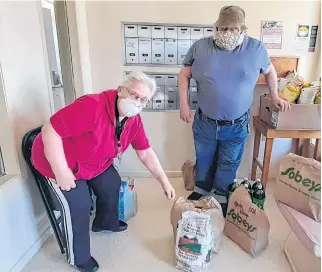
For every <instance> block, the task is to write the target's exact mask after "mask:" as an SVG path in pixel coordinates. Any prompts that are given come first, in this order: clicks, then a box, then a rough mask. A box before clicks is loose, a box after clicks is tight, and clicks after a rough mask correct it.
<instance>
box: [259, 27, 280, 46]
mask: <svg viewBox="0 0 322 272" xmlns="http://www.w3.org/2000/svg"><path fill="white" fill-rule="evenodd" d="M261 32H262V33H261V41H262V43H263V44H264V46H265V47H266V49H282V37H283V22H282V21H262V31H261Z"/></svg>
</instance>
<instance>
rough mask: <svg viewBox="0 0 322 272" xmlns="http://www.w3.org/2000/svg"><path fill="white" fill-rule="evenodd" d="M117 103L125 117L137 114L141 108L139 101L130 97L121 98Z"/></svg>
mask: <svg viewBox="0 0 322 272" xmlns="http://www.w3.org/2000/svg"><path fill="white" fill-rule="evenodd" d="M119 103H120V104H119V106H120V111H121V112H122V113H123V114H124V115H125V116H126V117H133V116H135V115H137V114H139V113H140V112H141V111H142V109H143V106H142V104H141V103H140V102H139V101H136V100H133V99H131V98H121V99H120V102H119Z"/></svg>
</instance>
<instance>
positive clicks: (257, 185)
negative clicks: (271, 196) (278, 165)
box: [252, 179, 264, 191]
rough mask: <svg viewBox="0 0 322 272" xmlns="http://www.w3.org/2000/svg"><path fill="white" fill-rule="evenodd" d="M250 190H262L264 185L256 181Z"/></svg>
mask: <svg viewBox="0 0 322 272" xmlns="http://www.w3.org/2000/svg"><path fill="white" fill-rule="evenodd" d="M252 189H253V191H256V190H264V185H263V183H262V182H261V180H260V179H257V180H256V182H255V183H254V184H253V186H252Z"/></svg>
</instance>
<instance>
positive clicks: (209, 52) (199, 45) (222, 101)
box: [183, 36, 271, 120]
mask: <svg viewBox="0 0 322 272" xmlns="http://www.w3.org/2000/svg"><path fill="white" fill-rule="evenodd" d="M183 65H184V66H192V77H193V78H194V79H195V80H196V82H197V90H198V104H199V107H200V108H201V110H202V111H203V113H204V114H205V115H207V116H208V117H210V118H212V119H216V120H234V119H237V118H239V117H240V116H242V115H243V114H244V113H245V112H247V111H248V110H249V108H250V107H251V104H252V103H253V92H254V89H255V86H256V82H257V80H258V77H259V74H264V73H265V72H266V71H267V69H268V68H269V67H270V65H271V62H270V59H269V56H268V53H267V50H266V48H265V47H264V45H263V44H262V43H261V42H260V41H258V40H256V39H254V38H251V37H248V36H245V38H244V41H243V43H242V44H241V45H240V46H238V47H237V48H236V49H234V50H225V49H221V48H219V47H218V46H217V45H216V44H215V43H214V40H213V37H207V38H203V39H200V40H198V41H196V42H195V43H194V44H193V45H192V46H191V47H190V49H189V51H188V53H187V55H186V57H185V59H184V61H183Z"/></svg>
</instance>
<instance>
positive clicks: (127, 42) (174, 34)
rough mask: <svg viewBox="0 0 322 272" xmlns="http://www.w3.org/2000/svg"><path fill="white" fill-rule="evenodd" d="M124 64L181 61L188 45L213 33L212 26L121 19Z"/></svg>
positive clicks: (176, 63)
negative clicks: (128, 21) (131, 21)
mask: <svg viewBox="0 0 322 272" xmlns="http://www.w3.org/2000/svg"><path fill="white" fill-rule="evenodd" d="M123 29H124V54H125V58H124V61H125V65H132V66H133V65H140V66H143V65H149V66H153V65H166V66H171V65H172V66H173V65H174V66H177V65H182V62H183V60H184V57H185V56H186V54H187V52H188V50H189V48H190V46H191V45H192V44H193V43H194V42H196V41H197V40H199V39H202V38H203V37H208V36H212V27H210V26H200V25H195V26H194V25H187V26H184V25H175V24H154V23H143V24H141V23H123Z"/></svg>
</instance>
